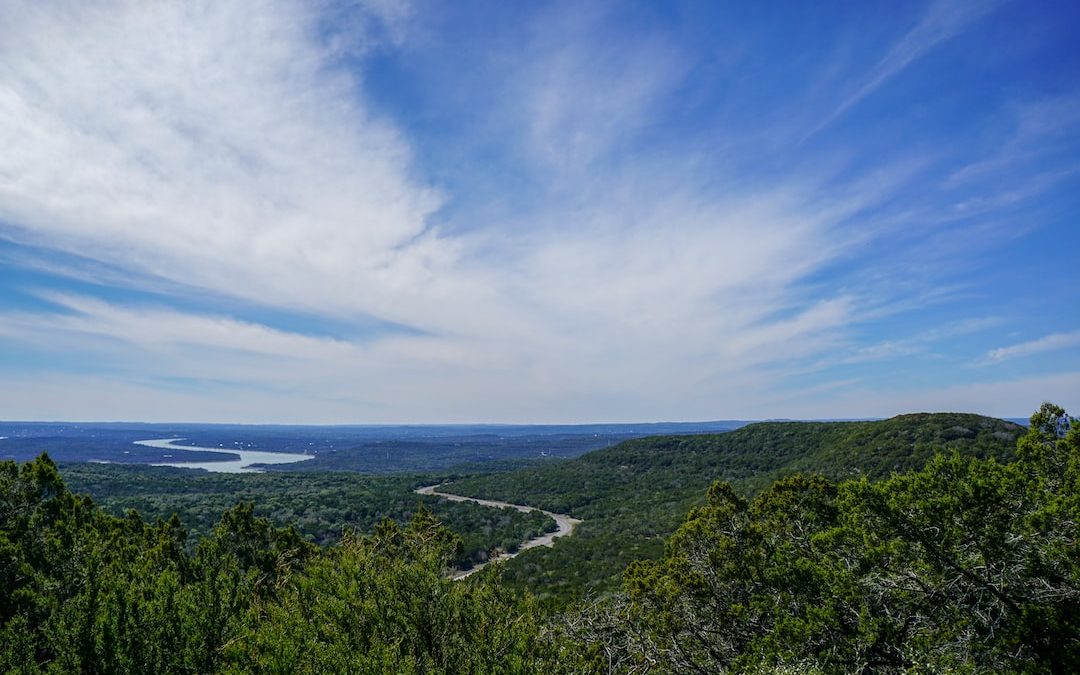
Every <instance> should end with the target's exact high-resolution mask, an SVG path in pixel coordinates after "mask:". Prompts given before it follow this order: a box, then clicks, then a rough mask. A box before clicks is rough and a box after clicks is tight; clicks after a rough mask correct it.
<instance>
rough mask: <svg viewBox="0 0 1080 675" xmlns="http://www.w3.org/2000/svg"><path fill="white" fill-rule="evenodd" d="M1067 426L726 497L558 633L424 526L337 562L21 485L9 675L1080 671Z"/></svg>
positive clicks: (240, 511)
mask: <svg viewBox="0 0 1080 675" xmlns="http://www.w3.org/2000/svg"><path fill="white" fill-rule="evenodd" d="M1066 419H1067V417H1065V414H1064V411H1062V410H1061V409H1060V408H1057V407H1055V406H1052V405H1049V404H1047V405H1044V406H1043V408H1042V409H1040V411H1039V412H1038V413H1036V414H1035V415H1034V416H1033V417H1032V425H1031V427H1030V429H1029V430H1028V431H1027V433H1026V434H1024V435H1023V436H1022V438H1020V440H1019V442H1018V443H1017V445H1016V451H1015V458H1014V459H1012V460H1011V461H998V460H997V459H995V458H994V457H989V458H982V457H976V456H971V455H963V454H961V453H960V452H957V451H951V452H948V453H946V454H940V455H937V456H934V457H933V459H931V460H930V461H929V462H928V463H926V464H925V466H923V467H922V468H920V469H918V470H909V471H904V472H900V473H896V474H894V475H891V476H889V477H886V478H883V479H881V480H871V479H870V478H869V477H868V476H861V477H855V478H848V479H844V480H840V481H839V482H836V481H835V480H833V479H830V478H828V477H825V476H821V475H805V474H795V475H790V476H785V477H783V478H780V479H779V480H776V481H775V482H773V483H771V484H769V485H768V486H766V487H765V488H764V489H762V490H760V491H757V492H754V493H753V495H754V496H749V494H746V495H744V494H743V493H741V492H740V491H738V490H735V489H734V488H733V487H732V486H731V485H730V484H728V483H722V482H721V483H715V484H714V485H712V486H711V487H709V488H708V491H707V497H706V500H705V502H704V503H703V504H702V505H700V506H698V507H696V508H694V509H693V510H692V511H691V512H690V513H689V515H688V516H687V517H686V518H685V520H684V522H683V524H682V525H681V526H680V527H679V528H678V529H677V531H676V532H675V533H674V534H673V535H672V536H671V537H670V538H669V539H668V541H667V543H666V545H665V548H664V553H663V555H662V556H660V557H659V558H658V559H655V560H647V561H643V562H637V563H633V564H632V565H630V566H629V567H628V568H627V570H626V571H625V574H624V581H623V584H622V588H621V589H620V590H618V591H617V592H614V593H610V594H608V595H606V596H605V597H602V598H600V599H597V600H593V601H590V602H586V603H581V604H578V605H575V606H573V607H570V608H568V609H566V610H565V611H562V612H560V613H558V614H545V613H544V612H543V611H542V610H541V608H540V606H539V605H538V604H537V603H536V602H535V601H534V600H532V599H531V598H530V597H529V596H528V595H527V594H519V593H515V592H512V591H510V590H509V589H508V588H507V587H506V586H505V585H503V584H502V583H501V581H500V579H499V576H498V574H482V575H477V577H476V578H471V579H470V580H469V581H465V582H451V581H448V580H446V579H445V577H444V576H443V572H444V570H445V568H446V566H447V565H448V564H449V561H450V560H451V559H452V558H453V557H454V555H455V554H456V551H457V549H458V548H459V547H460V540H459V539H458V538H457V537H455V536H454V535H453V534H452V533H451V532H450V531H448V530H447V529H446V528H445V527H443V526H442V525H441V524H439V523H438V521H437V520H436V519H435V518H434V517H433V516H432V515H431V513H430V511H428V510H426V509H419V510H417V512H416V513H415V515H414V516H413V518H412V521H411V522H410V524H409V525H407V526H405V527H402V526H399V525H398V524H396V523H395V522H394V521H392V520H385V521H383V522H382V523H381V524H379V525H378V526H377V527H376V528H375V529H374V531H373V532H372V533H371V534H369V535H365V536H360V535H351V534H350V535H348V536H346V537H344V538H343V539H342V540H341V541H340V542H338V543H337V544H334V545H331V546H325V547H318V546H315V545H313V544H311V543H309V542H307V541H306V540H305V539H304V538H303V537H301V536H300V535H299V534H298V533H297V532H296V531H295V530H292V529H289V528H285V529H280V528H276V527H274V526H272V525H271V524H270V523H269V522H267V521H266V520H264V519H261V518H259V517H257V516H255V515H254V513H253V510H252V508H251V506H250V505H248V506H239V507H236V508H233V509H230V510H228V511H226V512H225V513H224V514H223V515H222V517H221V520H220V522H219V524H218V525H217V526H216V527H215V529H214V530H213V532H212V533H211V534H209V535H208V536H206V537H204V538H203V539H202V540H201V541H200V542H199V543H198V544H197V546H195V548H194V549H193V550H191V549H189V548H188V547H187V546H185V542H186V535H185V533H184V532H183V531H182V528H181V527H180V525H179V522H178V521H177V520H176V519H171V520H169V521H163V520H158V521H156V522H155V523H152V524H151V523H147V522H144V521H143V520H142V518H141V517H140V516H138V515H137V514H135V513H131V514H129V515H128V516H126V517H116V516H111V515H108V514H106V513H105V512H103V511H102V510H101V509H100V508H99V507H97V506H96V505H95V504H94V503H93V502H92V501H91V500H90V499H89V498H85V497H77V496H75V495H74V494H72V493H71V492H70V491H69V490H68V489H67V488H66V486H65V485H64V483H63V481H62V480H61V478H60V475H59V473H58V471H57V469H56V467H55V466H54V465H53V463H52V462H51V461H50V460H49V459H48V458H47V457H40V458H38V459H37V460H35V461H33V462H29V463H26V464H24V465H22V466H17V465H15V464H14V463H12V462H7V463H4V464H2V465H0V582H2V585H0V622H2V623H0V645H2V646H0V650H2V651H0V668H3V669H4V670H5V671H8V672H22V673H36V672H103V673H105V672H109V673H111V672H118V673H119V672H144V673H145V672H161V673H210V672H221V673H240V672H276V673H286V672H289V673H293V672H360V673H534V672H542V671H543V672H550V673H570V672H581V673H604V672H613V673H614V672H617V673H645V672H649V673H683V672H710V673H712V672H813V671H820V672H866V671H869V670H873V671H875V672H886V673H890V672H895V673H900V672H941V671H946V670H953V671H958V672H1031V673H1043V672H1045V673H1065V672H1072V667H1073V665H1074V664H1075V663H1077V662H1080V551H1078V549H1077V547H1078V540H1080V537H1078V534H1080V533H1078V532H1077V527H1078V523H1080V430H1078V429H1073V430H1071V431H1069V432H1068V434H1067V435H1064V436H1062V434H1061V433H1060V432H1061V430H1062V428H1063V425H1062V421H1063V420H1066Z"/></svg>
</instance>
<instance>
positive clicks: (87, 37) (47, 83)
mask: <svg viewBox="0 0 1080 675" xmlns="http://www.w3.org/2000/svg"><path fill="white" fill-rule="evenodd" d="M312 7H315V5H311V6H310V7H309V6H308V5H306V4H305V3H272V2H263V1H261V0H250V1H246V2H237V3H211V2H205V3H204V2H196V3H164V4H163V3H137V2H123V3H113V4H111V5H110V4H98V3H56V4H53V3H29V2H27V3H8V4H7V5H5V8H4V9H3V10H2V15H0V60H2V61H3V63H4V65H5V68H4V71H3V75H2V76H0V78H2V80H0V85H2V86H0V146H3V147H4V149H5V150H4V153H3V154H2V155H0V218H2V219H3V220H4V221H6V222H8V223H11V224H14V225H15V226H16V229H14V230H13V231H9V234H10V235H11V236H14V237H16V238H18V239H21V240H23V241H28V242H31V243H35V244H42V245H46V246H49V247H54V248H62V249H65V250H68V251H72V252H77V253H80V254H82V255H86V256H90V257H93V258H97V259H100V260H104V261H106V262H110V263H114V264H119V265H122V266H124V267H126V268H129V269H136V270H139V271H142V272H150V273H154V274H157V275H160V276H162V277H166V278H169V279H173V280H177V281H181V282H185V283H188V284H190V285H193V286H199V287H205V288H212V289H215V290H218V291H224V292H226V293H228V294H230V295H233V296H238V297H243V298H247V299H249V300H253V301H256V302H263V303H269V304H275V305H284V306H290V307H293V308H304V309H307V310H314V311H320V312H332V313H338V314H345V313H350V312H352V313H355V312H367V313H371V314H375V315H378V316H382V317H384V318H391V319H400V318H404V317H403V315H404V314H405V313H406V312H408V310H409V309H412V308H413V307H414V306H415V305H418V304H420V305H423V304H425V300H424V298H425V296H426V295H427V294H432V295H437V294H438V290H437V286H438V283H439V281H438V280H439V273H440V271H441V270H442V269H444V268H445V267H446V266H448V265H450V264H452V262H453V260H454V257H455V248H454V246H453V245H452V244H451V243H448V242H445V241H444V240H442V239H441V238H440V237H439V235H438V234H437V233H436V232H434V231H433V230H431V229H430V228H429V227H428V223H427V217H428V216H429V215H430V214H431V213H432V211H433V210H434V209H435V208H437V207H438V205H439V203H440V197H439V195H438V192H437V191H436V190H434V189H432V188H431V187H430V186H428V185H425V184H423V183H422V182H419V181H418V180H417V179H415V178H414V177H413V176H412V175H411V171H412V169H411V168H410V158H409V156H410V151H409V147H408V145H407V143H406V142H405V141H404V140H403V139H402V137H401V135H400V132H399V131H398V130H396V129H395V128H394V127H393V126H392V125H391V124H389V123H387V122H385V121H383V120H380V119H377V118H375V117H374V116H373V115H372V114H371V112H370V111H369V110H368V109H367V107H366V105H365V103H364V101H363V94H362V91H361V90H360V88H359V83H358V81H357V78H356V77H354V76H352V75H350V74H349V73H346V72H345V71H343V70H342V69H341V68H339V67H337V66H336V65H335V63H334V62H333V61H332V56H333V54H332V52H331V51H330V50H329V48H328V47H327V46H326V45H324V44H323V43H322V42H320V40H319V39H318V33H317V31H318V25H317V16H315V15H313V14H312V13H311V8H312ZM388 291H390V292H388ZM403 310H404V311H403ZM422 315H423V313H422V312H415V311H414V312H412V313H411V314H410V315H409V316H408V317H407V318H409V319H410V320H413V321H416V320H417V316H422Z"/></svg>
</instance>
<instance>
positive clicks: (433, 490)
mask: <svg viewBox="0 0 1080 675" xmlns="http://www.w3.org/2000/svg"><path fill="white" fill-rule="evenodd" d="M439 487H441V486H440V485H428V486H427V487H422V488H416V493H417V494H420V495H433V496H435V497H443V498H444V499H449V500H450V501H452V502H473V503H475V504H480V505H481V506H490V507H492V508H495V509H505V508H507V507H509V508H512V509H517V510H518V511H521V512H522V513H528V512H530V511H539V512H540V513H543V514H544V515H545V516H547V517H549V518H551V519H552V520H554V521H555V524H556V525H557V526H558V528H557V529H556V530H555V531H554V532H549V533H548V534H544V535H541V536H539V537H536V538H535V539H530V540H528V541H525V542H522V544H521V546H520V547H518V550H517V551H516V552H514V553H500V554H499V555H497V556H495V557H494V558H491V559H490V560H488V561H487V562H486V563H482V564H480V565H476V566H475V567H473V568H471V569H468V570H465V571H457V572H454V573H453V574H452V575H451V576H450V578H451V579H454V580H455V581H456V580H458V579H464V578H465V577H467V576H469V575H470V574H473V573H474V572H479V571H480V570H482V569H484V567H486V566H488V565H490V564H491V563H493V562H499V561H501V560H509V559H511V558H513V557H514V556H516V555H518V554H519V553H521V552H522V551H527V550H528V549H530V548H536V547H537V546H551V545H552V544H553V543H554V542H555V539H556V538H558V537H562V536H565V535H569V534H571V533H572V532H573V531H574V528H575V527H576V526H577V525H579V524H581V522H582V521H581V520H579V519H577V518H572V517H570V516H568V515H566V514H563V513H552V512H551V511H545V510H543V509H538V508H536V507H533V506H524V505H522V504H511V503H509V502H500V501H498V500H495V499H476V498H475V497H463V496H461V495H455V494H450V493H449V492H443V491H441V490H439V489H437V488H439Z"/></svg>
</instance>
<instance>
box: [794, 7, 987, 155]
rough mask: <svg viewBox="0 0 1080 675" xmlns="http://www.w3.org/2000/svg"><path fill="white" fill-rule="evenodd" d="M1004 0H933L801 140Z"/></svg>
mask: <svg viewBox="0 0 1080 675" xmlns="http://www.w3.org/2000/svg"><path fill="white" fill-rule="evenodd" d="M1004 1H1005V0H985V1H981V0H934V1H933V2H932V3H931V4H930V6H929V8H928V9H927V10H926V12H925V13H924V14H923V15H922V17H921V18H920V19H919V22H918V23H917V24H915V26H914V27H913V28H912V29H911V30H909V31H908V32H907V33H905V34H904V36H903V37H901V38H900V39H899V40H898V41H897V42H896V43H894V44H893V46H892V47H891V48H890V49H889V51H888V52H886V54H885V56H883V57H882V58H881V60H880V61H878V62H877V63H876V64H875V65H874V67H873V68H871V69H870V72H869V73H868V74H867V75H866V78H865V80H864V81H863V82H862V84H860V85H859V86H858V88H857V89H855V91H854V92H853V93H851V94H850V95H849V96H847V98H845V99H843V100H842V101H841V102H840V104H839V105H838V106H837V107H836V108H835V109H833V111H832V112H831V113H830V114H829V116H828V117H826V118H825V119H824V120H823V121H822V122H821V123H820V124H818V125H817V126H816V127H814V128H813V129H812V130H811V131H810V132H809V133H808V134H806V136H805V137H804V138H803V140H806V139H807V138H810V137H811V136H814V135H816V134H817V133H818V132H820V131H821V130H822V129H824V128H825V127H827V126H829V125H830V124H832V123H833V122H834V121H836V119H837V118H839V117H840V116H842V115H843V114H844V113H846V112H847V111H848V110H850V109H851V108H853V107H855V106H856V105H858V104H859V102H860V101H862V100H863V99H864V98H866V97H867V96H869V95H870V94H872V93H873V92H875V91H876V90H878V89H879V88H880V87H881V86H882V85H884V84H885V83H886V82H887V81H889V80H890V79H891V78H893V77H895V76H896V75H898V74H899V73H901V72H903V71H904V69H906V68H907V67H908V66H910V65H911V64H912V63H914V62H916V61H918V60H919V59H921V58H922V57H923V56H925V55H926V54H927V53H929V52H930V51H931V50H932V49H934V48H935V47H937V46H938V45H940V44H941V43H943V42H945V41H947V40H950V39H952V38H953V37H955V36H956V35H958V34H959V33H961V32H962V31H963V30H964V29H965V28H966V27H967V26H969V25H970V24H971V23H973V22H974V21H976V20H978V19H979V18H981V17H983V16H985V15H986V14H988V13H990V12H992V11H993V10H995V9H996V8H997V7H998V6H999V5H1001V4H1003V2H1004Z"/></svg>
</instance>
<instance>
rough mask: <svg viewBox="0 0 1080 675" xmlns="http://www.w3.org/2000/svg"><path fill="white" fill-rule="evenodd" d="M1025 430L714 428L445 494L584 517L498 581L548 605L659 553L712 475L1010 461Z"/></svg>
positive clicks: (959, 425)
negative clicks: (951, 459)
mask: <svg viewBox="0 0 1080 675" xmlns="http://www.w3.org/2000/svg"><path fill="white" fill-rule="evenodd" d="M1023 432H1024V428H1023V427H1021V426H1020V425H1017V424H1014V423H1012V422H1006V421H1003V420H999V419H995V418H991V417H983V416H980V415H970V414H958V413H936V414H928V413H922V414H912V415H900V416H897V417H893V418H891V419H887V420H881V421H873V422H760V423H757V424H750V425H747V426H744V427H742V428H740V429H737V430H735V431H731V432H728V433H723V434H710V435H698V436H656V437H651V438H642V439H636V440H630V441H625V442H623V443H621V444H619V445H616V446H614V447H611V448H607V449H603V450H597V451H594V452H590V453H588V454H586V455H583V456H581V457H579V458H578V459H574V460H569V461H565V462H559V463H553V464H547V465H543V466H538V467H533V468H527V469H521V470H518V471H512V472H509V473H501V474H492V475H486V476H476V477H471V478H465V479H462V480H459V481H457V482H455V483H454V485H453V490H454V491H455V492H457V493H460V494H465V495H469V496H474V497H486V498H490V499H501V500H504V501H508V502H513V503H516V504H529V505H531V506H538V507H540V508H543V509H546V510H549V511H554V512H557V513H567V514H570V515H572V516H575V517H578V518H582V519H584V520H585V522H584V524H582V525H581V526H580V527H578V529H577V531H576V533H575V535H574V536H573V537H571V538H568V539H564V540H561V541H559V542H557V544H556V546H555V547H554V548H552V549H542V550H533V551H528V552H527V553H525V554H523V555H521V556H520V557H518V558H516V559H515V560H513V561H511V562H510V563H509V564H508V565H507V570H506V573H505V577H506V579H507V581H508V582H510V583H511V584H513V585H514V586H516V587H519V588H523V589H528V590H530V591H532V592H533V593H535V594H536V595H537V596H539V597H540V598H542V599H543V598H551V600H552V601H553V602H555V603H556V604H559V603H562V602H565V601H567V600H569V599H572V598H578V597H581V596H582V595H585V594H591V593H597V592H604V591H609V590H611V589H613V588H615V587H617V586H618V584H619V583H620V575H621V573H622V570H623V569H624V568H625V567H626V565H627V564H629V563H630V562H631V561H632V560H636V559H639V558H657V557H659V556H660V555H661V554H662V553H663V550H664V540H665V539H666V538H667V537H668V535H670V534H671V533H672V532H674V531H675V529H676V528H677V527H678V525H679V523H680V522H681V521H682V519H683V517H684V515H685V514H686V512H687V511H688V510H689V509H690V508H691V507H693V506H695V505H697V504H700V503H701V500H702V498H703V496H704V494H705V490H706V489H707V488H708V486H709V485H710V484H711V483H712V482H713V481H716V480H723V481H728V482H730V483H731V484H732V485H733V486H734V487H735V488H736V490H738V491H739V492H740V493H742V494H745V495H750V494H754V493H756V492H758V491H760V490H762V489H764V488H765V487H767V486H768V485H769V484H770V483H772V482H773V481H774V480H776V479H778V478H780V477H782V476H787V475H790V474H793V473H798V472H804V473H818V474H821V475H824V476H827V477H829V478H833V479H843V478H853V477H858V476H867V477H870V478H883V477H885V476H888V475H889V474H890V473H891V472H900V471H909V470H916V469H919V468H921V467H922V466H923V465H924V464H925V463H926V462H928V461H929V460H930V459H931V458H932V457H933V456H934V454H935V453H936V452H951V451H957V452H960V453H961V454H962V455H964V456H970V457H979V458H987V457H993V458H996V459H997V460H999V461H1007V460H1009V459H1011V458H1012V457H1013V453H1014V450H1015V448H1016V440H1017V439H1018V438H1019V437H1020V436H1021V434H1023Z"/></svg>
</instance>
